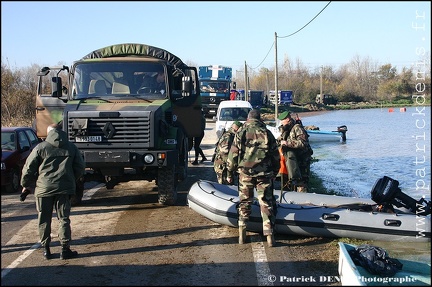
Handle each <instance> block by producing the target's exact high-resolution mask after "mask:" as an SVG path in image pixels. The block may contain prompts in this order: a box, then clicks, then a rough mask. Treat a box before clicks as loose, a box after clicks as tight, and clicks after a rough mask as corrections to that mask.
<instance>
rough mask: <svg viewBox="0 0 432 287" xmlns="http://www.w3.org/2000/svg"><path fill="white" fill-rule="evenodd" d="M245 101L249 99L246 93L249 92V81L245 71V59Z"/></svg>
mask: <svg viewBox="0 0 432 287" xmlns="http://www.w3.org/2000/svg"><path fill="white" fill-rule="evenodd" d="M244 68H245V75H244V76H245V101H248V100H249V99H248V94H249V90H248V85H249V82H248V73H247V65H246V61H245V67H244Z"/></svg>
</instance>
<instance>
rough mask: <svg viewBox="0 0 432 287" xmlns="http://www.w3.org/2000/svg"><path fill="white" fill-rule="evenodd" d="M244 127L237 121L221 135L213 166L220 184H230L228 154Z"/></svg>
mask: <svg viewBox="0 0 432 287" xmlns="http://www.w3.org/2000/svg"><path fill="white" fill-rule="evenodd" d="M242 125H243V124H242V123H241V122H239V121H235V122H234V123H233V124H232V125H231V127H230V128H229V129H228V130H227V131H226V132H224V133H223V134H222V135H221V137H220V138H219V140H218V142H217V143H216V148H215V154H214V163H213V166H214V170H215V172H216V176H217V181H218V183H220V184H229V183H228V181H227V180H226V178H227V172H228V170H227V163H226V162H227V158H228V152H229V150H230V148H231V144H232V142H233V140H234V136H235V134H236V133H237V131H238V129H239V128H240V127H241V126H242ZM231 177H233V175H231Z"/></svg>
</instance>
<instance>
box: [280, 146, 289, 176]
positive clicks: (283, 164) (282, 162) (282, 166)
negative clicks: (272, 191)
mask: <svg viewBox="0 0 432 287" xmlns="http://www.w3.org/2000/svg"><path fill="white" fill-rule="evenodd" d="M278 150H279V155H280V169H279V174H286V175H288V170H287V167H286V162H285V156H284V154H283V152H282V148H278Z"/></svg>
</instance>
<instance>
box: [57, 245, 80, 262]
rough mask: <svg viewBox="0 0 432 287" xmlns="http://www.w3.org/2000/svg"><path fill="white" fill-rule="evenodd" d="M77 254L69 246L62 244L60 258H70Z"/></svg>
mask: <svg viewBox="0 0 432 287" xmlns="http://www.w3.org/2000/svg"><path fill="white" fill-rule="evenodd" d="M77 256H78V252H76V251H72V250H70V248H69V246H62V251H61V252H60V259H63V260H66V259H72V258H75V257H77Z"/></svg>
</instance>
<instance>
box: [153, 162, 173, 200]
mask: <svg viewBox="0 0 432 287" xmlns="http://www.w3.org/2000/svg"><path fill="white" fill-rule="evenodd" d="M157 183H158V202H159V203H160V204H163V205H174V204H175V203H176V201H177V179H176V167H175V166H174V165H172V166H164V167H161V168H159V170H158V180H157Z"/></svg>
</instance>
